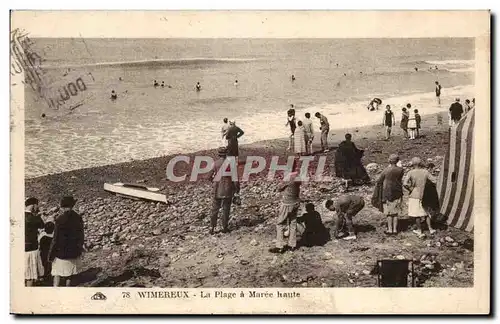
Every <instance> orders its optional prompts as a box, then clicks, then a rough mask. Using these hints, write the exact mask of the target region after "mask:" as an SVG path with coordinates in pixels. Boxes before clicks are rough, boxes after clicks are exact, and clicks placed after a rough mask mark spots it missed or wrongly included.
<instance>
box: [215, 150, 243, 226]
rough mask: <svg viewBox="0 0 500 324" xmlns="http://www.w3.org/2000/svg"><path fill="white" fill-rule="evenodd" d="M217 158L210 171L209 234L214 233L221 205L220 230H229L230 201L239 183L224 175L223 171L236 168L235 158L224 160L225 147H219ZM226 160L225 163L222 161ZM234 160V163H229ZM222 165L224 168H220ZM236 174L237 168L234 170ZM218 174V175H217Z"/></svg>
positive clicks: (225, 154)
mask: <svg viewBox="0 0 500 324" xmlns="http://www.w3.org/2000/svg"><path fill="white" fill-rule="evenodd" d="M218 154H219V159H218V160H217V161H215V165H214V170H213V172H212V181H213V204H212V216H211V218H210V234H214V233H215V228H216V227H217V220H218V218H219V210H220V209H221V207H222V232H223V233H227V232H229V228H228V226H229V215H230V212H231V203H232V201H233V197H234V195H235V194H238V192H239V183H238V181H237V179H236V181H233V178H232V177H231V176H229V175H224V174H223V172H224V171H226V172H228V171H233V170H232V168H236V163H235V161H236V159H235V158H234V157H233V160H232V161H230V160H226V158H227V149H226V148H224V147H221V148H219V151H218ZM224 162H226V163H224ZM231 162H234V163H231ZM222 167H224V168H226V170H221V168H222ZM234 172H235V173H236V174H237V170H234ZM219 173H220V174H219ZM218 174H219V175H218Z"/></svg>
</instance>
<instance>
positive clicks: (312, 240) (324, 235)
mask: <svg viewBox="0 0 500 324" xmlns="http://www.w3.org/2000/svg"><path fill="white" fill-rule="evenodd" d="M297 223H302V224H304V226H305V229H304V232H303V233H302V236H301V238H300V240H299V245H300V246H308V247H311V246H323V245H325V244H326V242H328V241H329V240H330V233H329V232H328V230H327V229H326V227H325V225H324V224H323V222H322V221H321V215H320V214H319V213H318V212H317V211H316V210H315V209H314V204H312V203H308V204H306V213H305V214H304V215H302V216H301V217H299V218H298V219H297Z"/></svg>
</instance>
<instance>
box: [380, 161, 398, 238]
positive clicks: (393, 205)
mask: <svg viewBox="0 0 500 324" xmlns="http://www.w3.org/2000/svg"><path fill="white" fill-rule="evenodd" d="M398 162H399V156H398V155H397V154H391V155H390V156H389V166H388V167H387V168H386V169H384V171H382V173H381V174H380V176H379V178H378V180H377V184H379V185H380V186H381V188H382V208H383V212H384V214H385V215H386V217H387V231H386V232H385V234H387V235H394V234H397V233H398V215H399V214H400V213H401V211H402V210H401V209H402V205H403V174H404V170H403V168H401V167H399V166H397V163H398Z"/></svg>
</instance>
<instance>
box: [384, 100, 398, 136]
mask: <svg viewBox="0 0 500 324" xmlns="http://www.w3.org/2000/svg"><path fill="white" fill-rule="evenodd" d="M385 109H386V110H385V112H384V119H383V121H382V123H383V125H384V127H385V139H386V140H389V138H390V137H391V130H392V126H393V125H396V121H395V120H394V114H393V112H392V111H391V106H389V105H387V106H385Z"/></svg>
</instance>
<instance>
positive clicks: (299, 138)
mask: <svg viewBox="0 0 500 324" xmlns="http://www.w3.org/2000/svg"><path fill="white" fill-rule="evenodd" d="M297 126H298V127H297V129H296V130H295V136H294V151H295V154H298V155H307V154H308V149H307V147H308V145H307V142H306V129H305V128H304V125H303V123H302V121H300V120H299V122H298V123H297Z"/></svg>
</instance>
